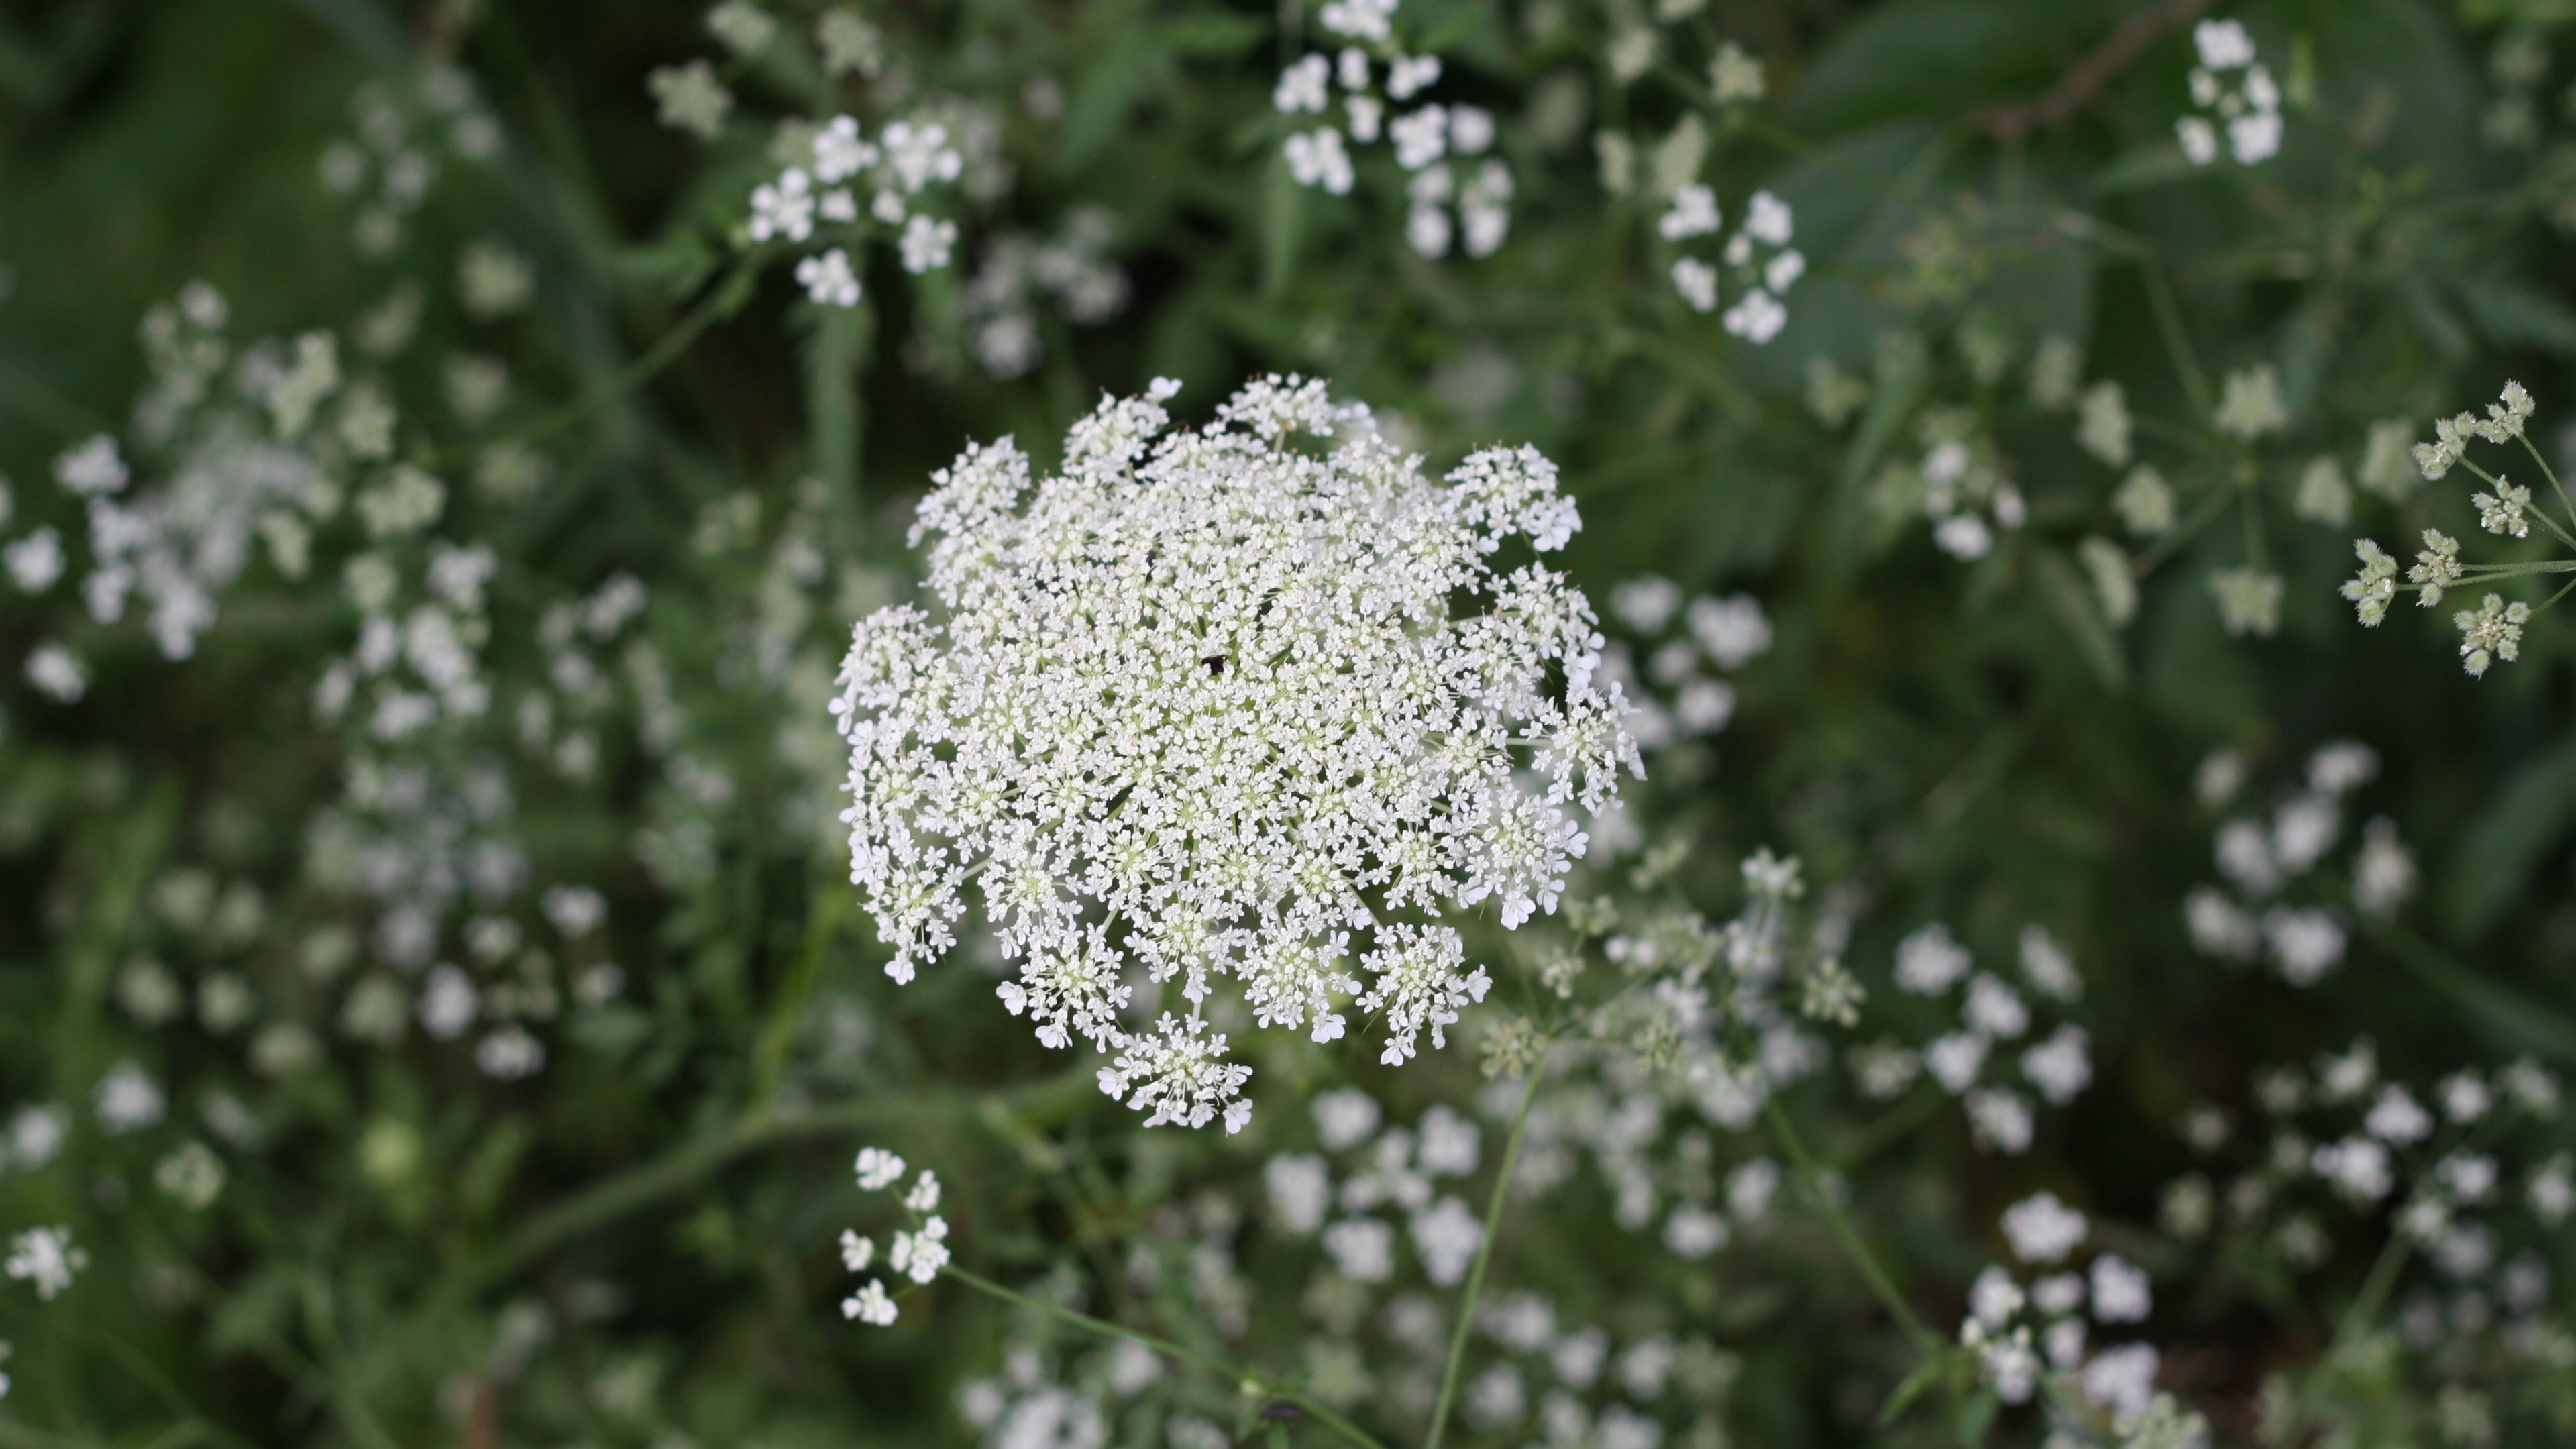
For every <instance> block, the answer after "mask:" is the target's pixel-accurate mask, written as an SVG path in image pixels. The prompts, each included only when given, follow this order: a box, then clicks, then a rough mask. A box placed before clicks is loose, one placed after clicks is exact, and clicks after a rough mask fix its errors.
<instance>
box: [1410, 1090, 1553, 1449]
mask: <svg viewBox="0 0 2576 1449" xmlns="http://www.w3.org/2000/svg"><path fill="white" fill-rule="evenodd" d="M1546 1068H1547V1050H1546V1048H1544V1047H1542V1048H1540V1049H1539V1054H1538V1059H1537V1060H1536V1061H1533V1062H1531V1063H1530V1064H1529V1089H1528V1090H1527V1091H1524V1092H1523V1093H1521V1109H1520V1111H1519V1113H1517V1114H1516V1115H1515V1116H1513V1118H1512V1135H1511V1138H1510V1140H1508V1141H1507V1142H1505V1143H1504V1144H1503V1161H1502V1165H1501V1166H1500V1167H1497V1168H1496V1169H1494V1195H1493V1198H1492V1200H1491V1201H1489V1202H1488V1203H1486V1205H1485V1234H1484V1237H1483V1238H1482V1239H1480V1240H1479V1241H1478V1242H1477V1244H1476V1265H1475V1266H1474V1267H1472V1268H1470V1269H1468V1270H1467V1291H1466V1292H1465V1293H1464V1294H1462V1295H1460V1297H1459V1299H1458V1322H1457V1323H1456V1324H1455V1325H1454V1326H1453V1327H1451V1329H1450V1330H1449V1361H1448V1362H1447V1363H1446V1364H1444V1365H1443V1366H1442V1367H1441V1370H1440V1401H1439V1402H1438V1403H1437V1404H1436V1405H1434V1406H1433V1408H1432V1410H1431V1432H1430V1433H1429V1434H1428V1435H1427V1436H1425V1437H1424V1439H1423V1441H1422V1443H1423V1449H1440V1436H1441V1434H1442V1433H1443V1432H1444V1431H1446V1430H1447V1429H1448V1427H1449V1405H1450V1404H1451V1403H1452V1402H1453V1401H1454V1400H1455V1399H1456V1397H1457V1393H1458V1370H1459V1369H1460V1368H1461V1367H1462V1366H1464V1365H1465V1363H1466V1362H1467V1329H1468V1328H1469V1326H1470V1325H1471V1324H1473V1322H1474V1321H1475V1317H1476V1296H1477V1295H1478V1294H1479V1293H1481V1292H1482V1291H1483V1290H1484V1287H1485V1264H1486V1263H1487V1262H1488V1261H1490V1260H1491V1259H1492V1258H1493V1256H1494V1239H1495V1238H1496V1237H1497V1236H1499V1235H1500V1233H1501V1230H1502V1223H1503V1204H1504V1203H1505V1202H1506V1201H1507V1200H1508V1199H1509V1197H1510V1194H1511V1188H1512V1170H1513V1169H1514V1168H1516V1167H1518V1166H1519V1165H1520V1160H1521V1137H1522V1135H1523V1134H1524V1133H1526V1132H1527V1131H1528V1130H1529V1119H1530V1108H1531V1107H1533V1106H1535V1105H1537V1103H1538V1089H1539V1080H1540V1078H1541V1077H1542V1076H1543V1075H1544V1073H1545V1071H1546Z"/></svg>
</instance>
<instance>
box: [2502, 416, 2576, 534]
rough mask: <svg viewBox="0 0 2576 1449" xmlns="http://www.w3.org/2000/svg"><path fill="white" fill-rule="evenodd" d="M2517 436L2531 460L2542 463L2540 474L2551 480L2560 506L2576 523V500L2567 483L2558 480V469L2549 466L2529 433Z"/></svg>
mask: <svg viewBox="0 0 2576 1449" xmlns="http://www.w3.org/2000/svg"><path fill="white" fill-rule="evenodd" d="M2515 437H2516V441H2518V442H2520V443H2521V444H2522V450H2523V451H2524V452H2526V453H2529V454H2530V455H2531V461H2533V462H2535V463H2538V464H2539V465H2540V475H2541V476H2542V477H2544V478H2547V479H2548V480H2549V486H2550V488H2551V489H2552V490H2553V491H2554V492H2556V493H2557V494H2558V506H2559V507H2561V508H2564V509H2566V510H2567V521H2568V522H2569V523H2571V524H2576V500H2571V499H2569V498H2568V496H2567V485H2566V484H2564V483H2561V482H2559V481H2558V470H2557V469H2555V468H2552V467H2550V466H2549V460H2548V459H2547V458H2545V457H2543V456H2541V452H2540V449H2539V448H2538V447H2536V446H2534V445H2533V443H2532V441H2531V438H2530V436H2529V435H2527V434H2516V435H2515Z"/></svg>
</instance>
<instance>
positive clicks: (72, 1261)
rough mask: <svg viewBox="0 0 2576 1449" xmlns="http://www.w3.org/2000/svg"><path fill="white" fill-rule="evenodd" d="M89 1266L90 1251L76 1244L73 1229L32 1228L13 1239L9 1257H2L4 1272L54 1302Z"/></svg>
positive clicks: (39, 1296)
mask: <svg viewBox="0 0 2576 1449" xmlns="http://www.w3.org/2000/svg"><path fill="white" fill-rule="evenodd" d="M88 1266H89V1254H88V1253H86V1252H83V1251H82V1250H81V1249H79V1248H76V1247H74V1246H72V1230H71V1229H69V1228H29V1229H28V1230H27V1231H25V1232H23V1233H20V1234H18V1235H17V1236H16V1237H14V1238H11V1239H10V1240H9V1256H8V1257H7V1258H6V1259H5V1260H0V1273H6V1274H7V1275H8V1276H9V1277H11V1278H13V1279H16V1280H17V1281H19V1282H21V1283H24V1284H26V1285H27V1286H28V1287H30V1288H33V1289H35V1290H36V1296H37V1297H38V1298H42V1299H44V1300H45V1301H47V1302H49V1303H50V1302H52V1301H53V1299H54V1297H55V1295H57V1294H59V1293H61V1292H62V1291H63V1290H64V1289H66V1288H69V1287H70V1286H72V1279H73V1278H74V1277H75V1276H77V1275H78V1274H79V1273H80V1271H81V1270H82V1269H83V1268H86V1267H88Z"/></svg>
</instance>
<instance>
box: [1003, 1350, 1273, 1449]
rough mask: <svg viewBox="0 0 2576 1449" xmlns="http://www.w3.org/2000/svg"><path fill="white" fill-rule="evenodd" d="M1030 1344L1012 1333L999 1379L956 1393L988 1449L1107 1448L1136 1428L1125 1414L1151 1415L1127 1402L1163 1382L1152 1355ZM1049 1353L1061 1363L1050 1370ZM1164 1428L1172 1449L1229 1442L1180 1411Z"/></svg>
mask: <svg viewBox="0 0 2576 1449" xmlns="http://www.w3.org/2000/svg"><path fill="white" fill-rule="evenodd" d="M1032 1338H1033V1336H1031V1335H1025V1334H1014V1335H1013V1336H1012V1339H1011V1341H1010V1342H1009V1344H1008V1345H1007V1346H1006V1347H1005V1349H1004V1350H1003V1353H1002V1362H1001V1367H1000V1370H999V1372H997V1373H994V1374H991V1375H988V1376H979V1377H976V1378H972V1379H968V1380H967V1381H966V1382H964V1383H963V1384H960V1385H959V1386H958V1389H957V1413H958V1417H960V1418H962V1419H964V1420H965V1421H966V1424H967V1426H968V1427H969V1428H972V1429H973V1430H974V1431H975V1432H976V1434H977V1436H978V1437H979V1440H980V1442H981V1443H982V1444H983V1445H985V1446H986V1449H1107V1446H1108V1445H1109V1443H1110V1442H1111V1439H1110V1429H1111V1426H1112V1425H1113V1423H1120V1422H1125V1423H1130V1424H1132V1423H1134V1422H1135V1421H1134V1420H1133V1419H1131V1418H1129V1417H1128V1414H1129V1413H1130V1412H1131V1411H1132V1410H1135V1409H1142V1412H1144V1413H1146V1414H1151V1413H1153V1412H1154V1409H1152V1408H1143V1406H1140V1405H1135V1404H1134V1403H1133V1401H1135V1400H1137V1399H1138V1398H1139V1396H1141V1395H1144V1394H1145V1393H1146V1391H1147V1390H1149V1389H1151V1388H1153V1387H1154V1385H1155V1384H1156V1383H1158V1382H1159V1381H1160V1380H1161V1379H1162V1377H1163V1364H1162V1360H1161V1359H1160V1358H1158V1357H1157V1356H1156V1355H1155V1353H1154V1351H1153V1350H1152V1349H1149V1348H1147V1347H1145V1346H1144V1345H1143V1344H1141V1343H1138V1342H1136V1341H1135V1340H1134V1339H1132V1338H1119V1339H1109V1340H1107V1341H1105V1342H1101V1343H1099V1344H1097V1345H1096V1346H1092V1347H1090V1348H1089V1349H1088V1351H1083V1350H1084V1345H1083V1344H1082V1343H1081V1342H1078V1341H1077V1342H1059V1343H1046V1344H1043V1345H1042V1344H1041V1343H1040V1342H1037V1341H1032ZM1048 1350H1053V1351H1054V1352H1058V1353H1062V1354H1064V1355H1065V1361H1063V1362H1062V1363H1061V1364H1056V1365H1051V1364H1050V1363H1049V1353H1048ZM1156 1397H1160V1396H1156ZM1147 1422H1151V1420H1150V1419H1148V1420H1147ZM1162 1429H1163V1441H1165V1442H1168V1443H1169V1444H1170V1445H1171V1449H1224V1446H1226V1445H1228V1444H1231V1443H1232V1442H1233V1441H1232V1440H1231V1439H1230V1438H1228V1437H1227V1436H1226V1434H1225V1432H1224V1431H1223V1430H1221V1429H1219V1428H1217V1427H1216V1425H1214V1424H1213V1423H1210V1422H1209V1421H1208V1420H1206V1419H1204V1418H1201V1417H1199V1416H1198V1415H1196V1414H1192V1413H1189V1412H1187V1411H1186V1410H1181V1411H1174V1412H1172V1413H1171V1414H1170V1416H1169V1417H1168V1418H1166V1419H1164V1420H1163V1423H1162Z"/></svg>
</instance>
